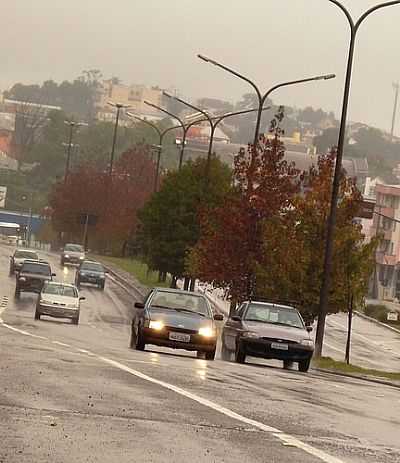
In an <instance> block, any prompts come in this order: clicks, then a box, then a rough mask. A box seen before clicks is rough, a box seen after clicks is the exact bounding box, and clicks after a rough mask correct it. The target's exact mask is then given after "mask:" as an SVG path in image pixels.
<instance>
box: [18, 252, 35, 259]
mask: <svg viewBox="0 0 400 463" xmlns="http://www.w3.org/2000/svg"><path fill="white" fill-rule="evenodd" d="M14 258H15V259H39V257H38V255H37V254H36V252H29V251H15V254H14Z"/></svg>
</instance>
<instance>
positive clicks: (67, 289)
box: [42, 284, 78, 297]
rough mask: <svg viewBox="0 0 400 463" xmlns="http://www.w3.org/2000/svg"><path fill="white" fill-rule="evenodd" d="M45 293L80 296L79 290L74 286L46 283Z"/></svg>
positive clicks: (43, 291)
mask: <svg viewBox="0 0 400 463" xmlns="http://www.w3.org/2000/svg"><path fill="white" fill-rule="evenodd" d="M42 293H43V294H55V295H57V296H68V297H78V291H77V290H76V288H74V287H73V286H66V285H54V284H52V285H45V286H44V287H43V290H42Z"/></svg>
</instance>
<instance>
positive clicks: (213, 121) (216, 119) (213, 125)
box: [163, 92, 271, 179]
mask: <svg viewBox="0 0 400 463" xmlns="http://www.w3.org/2000/svg"><path fill="white" fill-rule="evenodd" d="M163 93H164V95H165V96H166V97H168V98H172V99H174V100H176V101H179V102H180V103H182V104H183V105H185V106H187V107H189V108H191V109H194V110H195V111H198V112H199V113H201V114H203V115H204V116H205V118H204V119H198V120H196V121H194V122H192V123H190V124H188V125H187V126H186V127H187V130H189V128H190V127H192V126H193V125H195V124H198V123H200V122H208V123H209V124H210V140H209V143H208V151H207V164H206V178H207V179H208V177H209V172H210V163H211V155H212V148H213V142H214V135H215V131H216V129H217V127H218V125H219V124H220V123H221V122H222V121H223V120H224V119H226V118H227V117H233V116H239V115H240V114H247V113H252V112H257V113H259V114H262V112H263V111H265V110H267V109H270V108H271V107H270V106H267V107H265V108H263V107H261V108H256V109H245V110H243V111H235V112H230V113H226V114H223V115H222V116H213V117H212V116H210V115H209V114H208V113H207V112H206V111H204V110H203V109H201V108H199V107H197V106H194V105H193V104H191V103H189V102H187V101H185V100H182V99H181V98H178V97H177V96H173V95H170V94H169V93H167V92H163Z"/></svg>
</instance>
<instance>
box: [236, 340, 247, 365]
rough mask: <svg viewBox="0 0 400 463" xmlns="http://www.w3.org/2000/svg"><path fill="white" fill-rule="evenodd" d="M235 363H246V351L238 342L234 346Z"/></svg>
mask: <svg viewBox="0 0 400 463" xmlns="http://www.w3.org/2000/svg"><path fill="white" fill-rule="evenodd" d="M235 361H236V362H237V363H245V362H246V351H245V349H244V346H243V344H242V343H241V342H240V341H238V343H237V345H236V352H235Z"/></svg>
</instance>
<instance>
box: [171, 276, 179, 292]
mask: <svg viewBox="0 0 400 463" xmlns="http://www.w3.org/2000/svg"><path fill="white" fill-rule="evenodd" d="M177 280H178V277H177V276H175V275H172V280H171V288H172V289H176V282H177Z"/></svg>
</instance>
